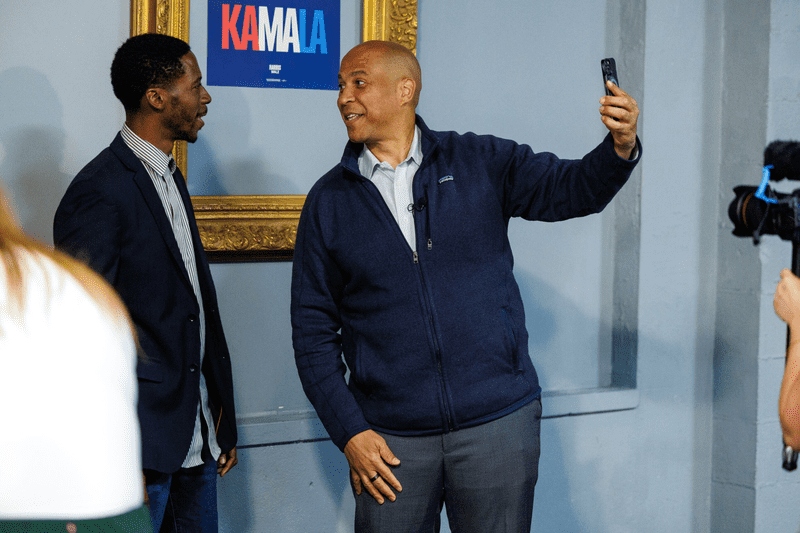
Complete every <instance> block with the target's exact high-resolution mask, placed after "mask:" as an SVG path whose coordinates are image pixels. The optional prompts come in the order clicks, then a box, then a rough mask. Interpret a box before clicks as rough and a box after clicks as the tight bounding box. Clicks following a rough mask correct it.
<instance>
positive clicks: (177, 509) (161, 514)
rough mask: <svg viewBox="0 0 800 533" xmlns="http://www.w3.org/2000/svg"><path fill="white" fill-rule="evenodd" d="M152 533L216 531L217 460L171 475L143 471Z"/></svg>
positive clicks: (213, 532) (214, 532)
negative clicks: (148, 499) (148, 500)
mask: <svg viewBox="0 0 800 533" xmlns="http://www.w3.org/2000/svg"><path fill="white" fill-rule="evenodd" d="M144 473H145V478H146V480H147V496H148V498H150V519H151V520H152V522H153V532H154V533H159V532H160V533H173V532H175V533H189V532H201V533H217V524H218V520H217V463H216V461H214V460H213V459H212V460H208V461H206V463H205V464H202V465H200V466H195V467H193V468H181V469H180V470H178V471H177V472H175V473H173V474H163V473H161V472H155V471H153V470H145V471H144Z"/></svg>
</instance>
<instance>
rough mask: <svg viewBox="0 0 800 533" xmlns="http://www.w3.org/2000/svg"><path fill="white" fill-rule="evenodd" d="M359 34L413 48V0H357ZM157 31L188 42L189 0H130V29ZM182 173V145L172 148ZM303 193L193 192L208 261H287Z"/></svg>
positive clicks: (184, 162) (184, 153)
mask: <svg viewBox="0 0 800 533" xmlns="http://www.w3.org/2000/svg"><path fill="white" fill-rule="evenodd" d="M362 2H363V3H362V39H363V40H365V41H369V40H375V39H378V40H383V41H392V42H396V43H400V44H402V45H403V46H406V47H407V48H409V49H411V50H412V51H414V53H416V47H417V0H362ZM141 33H162V34H165V35H172V36H173V37H177V38H179V39H182V40H184V41H186V42H189V0H131V35H132V36H133V35H139V34H141ZM173 155H174V156H175V160H176V162H177V163H178V167H179V168H180V169H181V171H182V172H183V175H184V176H187V178H188V175H187V171H186V169H187V159H188V156H187V148H186V142H185V141H178V142H176V143H175V147H174V148H173ZM304 201H305V196H304V195H238V196H193V197H192V204H193V206H194V213H195V218H196V219H197V226H198V229H199V230H200V238H201V239H202V241H203V247H204V248H205V250H206V254H207V255H208V258H209V260H210V261H212V262H236V261H286V260H290V259H291V258H292V255H293V253H294V243H295V237H296V236H297V223H298V221H299V220H300V211H301V210H302V208H303V203H304Z"/></svg>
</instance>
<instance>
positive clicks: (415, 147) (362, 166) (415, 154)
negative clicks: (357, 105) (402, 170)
mask: <svg viewBox="0 0 800 533" xmlns="http://www.w3.org/2000/svg"><path fill="white" fill-rule="evenodd" d="M419 135H420V132H419V126H417V125H415V126H414V139H413V140H412V141H411V148H409V150H408V156H406V158H405V159H404V160H403V161H402V162H401V163H400V164H401V165H402V164H403V163H406V162H408V163H411V162H414V163H416V164H417V166H419V165H420V164H421V163H422V145H421V144H420V142H419ZM379 166H381V162H380V161H378V158H377V157H375V155H374V154H373V153H372V152H370V151H369V148H367V145H366V144H365V145H364V148H363V149H362V150H361V154H359V156H358V170H359V171H360V172H361V175H362V176H364V177H365V178H368V179H372V175H373V174H374V173H375V169H376V168H377V167H379Z"/></svg>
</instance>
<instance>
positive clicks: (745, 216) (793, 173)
mask: <svg viewBox="0 0 800 533" xmlns="http://www.w3.org/2000/svg"><path fill="white" fill-rule="evenodd" d="M784 178H785V179H789V180H793V181H800V142H797V141H773V142H771V143H770V144H769V146H767V148H766V149H765V150H764V174H763V177H762V180H761V184H760V185H759V186H758V187H753V186H751V185H739V186H738V187H734V189H733V192H734V194H735V195H736V198H734V200H733V202H731V205H730V207H729V208H728V216H729V217H730V219H731V221H732V222H733V226H734V228H733V234H734V235H736V236H737V237H752V238H753V242H754V243H755V244H758V243H759V242H760V240H761V236H762V235H778V236H779V237H780V238H781V239H784V240H787V241H792V242H795V243H800V189H797V190H795V191H794V192H792V193H790V194H786V193H780V192H776V191H773V190H772V189H771V188H770V187H769V182H770V181H781V180H783V179H784Z"/></svg>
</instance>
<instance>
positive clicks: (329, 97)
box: [0, 0, 800, 533]
mask: <svg viewBox="0 0 800 533" xmlns="http://www.w3.org/2000/svg"><path fill="white" fill-rule="evenodd" d="M198 6H200V7H198ZM198 9H199V11H198ZM341 11H342V17H343V24H342V35H341V45H342V53H344V52H345V51H346V50H347V49H349V47H350V46H352V45H353V44H355V43H356V42H358V40H359V38H360V24H359V19H360V16H361V8H360V2H359V1H358V0H344V1H342V2H341ZM202 17H203V13H202V3H201V2H199V1H195V2H193V7H192V19H191V20H192V37H191V39H192V44H193V46H194V47H195V50H196V52H198V57H200V55H201V54H200V52H201V51H202V44H196V43H197V42H199V41H200V40H201V39H202V35H197V32H198V28H201V27H202V25H203V22H202ZM128 32H129V6H128V2H127V1H126V0H113V1H109V0H84V1H82V2H76V1H69V2H53V1H50V0H28V1H26V2H2V3H0V177H2V179H3V180H4V181H5V186H6V188H8V189H9V191H10V192H11V195H12V198H13V200H14V202H15V204H16V206H17V209H18V211H19V214H20V219H21V221H22V222H23V224H24V225H25V227H26V228H27V229H28V230H29V231H30V232H32V233H35V234H37V235H40V236H41V237H42V238H43V239H45V240H51V234H50V224H51V220H52V214H53V212H54V211H55V206H56V204H57V202H58V200H59V199H60V196H61V194H62V193H63V191H64V189H65V188H66V186H67V184H68V183H69V180H70V179H71V177H72V176H74V175H75V173H77V172H78V170H80V168H81V167H82V166H83V165H84V164H85V163H86V162H88V161H89V160H90V159H91V158H92V157H93V156H94V155H95V154H96V153H97V152H99V151H100V150H101V149H102V148H103V147H104V146H106V145H107V144H108V143H109V142H110V140H111V139H112V138H113V136H114V134H115V133H116V131H117V130H118V129H119V127H120V125H121V123H122V121H123V120H124V113H123V111H122V108H121V106H120V105H119V104H118V102H117V101H116V100H115V98H114V97H113V94H112V93H111V88H110V84H109V81H108V79H109V78H108V68H109V66H110V63H111V58H112V57H113V53H114V51H115V50H116V48H117V46H118V45H119V44H120V43H121V42H122V41H124V39H125V38H126V37H127V35H128ZM419 32H420V37H419V43H418V45H419V49H418V57H419V60H420V63H421V65H422V68H423V87H424V88H423V93H422V102H421V104H420V110H419V111H420V114H422V116H423V117H424V118H425V119H426V121H427V122H428V124H429V125H430V126H431V127H433V128H435V129H456V130H458V131H475V132H479V133H494V134H497V135H502V136H506V137H510V138H513V139H515V140H518V141H520V142H524V143H528V144H531V146H532V147H533V148H534V150H537V151H540V150H547V151H553V152H555V153H557V154H559V155H561V156H564V157H580V156H581V155H582V154H583V153H585V152H586V151H588V150H589V149H591V148H592V147H593V146H594V145H595V144H596V143H597V142H599V141H600V139H601V138H602V136H603V134H604V131H603V127H602V125H601V123H600V121H599V118H598V113H597V107H598V105H599V104H598V102H597V100H598V99H599V97H600V74H599V60H600V59H601V58H602V57H606V56H607V55H614V56H615V57H617V58H618V62H619V63H620V73H619V74H620V81H621V84H622V86H623V88H626V89H629V90H630V91H631V92H632V94H633V96H634V97H636V98H637V100H638V101H639V103H640V105H641V108H642V115H641V117H640V136H641V138H642V141H643V143H644V158H643V160H642V163H641V165H640V167H639V170H637V174H635V176H634V181H633V182H632V183H631V184H629V186H626V189H625V190H624V191H623V193H622V194H621V196H620V197H619V198H617V199H616V200H615V201H614V203H613V204H612V206H610V208H609V210H608V211H607V212H605V213H604V214H603V215H601V216H595V217H589V218H586V219H582V220H578V221H570V222H568V223H560V224H555V225H547V224H539V223H534V224H531V223H516V222H515V223H512V225H511V229H510V231H511V234H512V239H513V243H514V248H515V255H516V273H517V276H518V279H519V282H520V286H521V289H522V291H523V296H524V298H525V302H526V306H527V315H528V326H529V329H530V330H531V351H532V353H534V358H535V363H536V365H537V368H538V369H539V370H540V372H541V374H542V382H543V384H544V387H545V389H546V391H547V394H546V397H545V401H544V405H545V414H546V415H549V416H550V417H551V418H548V419H546V420H544V422H543V425H542V458H541V462H540V478H539V484H538V485H537V494H536V501H535V505H534V523H535V528H534V529H535V530H537V531H559V532H562V531H563V532H577V531H580V532H609V533H618V532H641V531H657V532H676V531H679V532H684V531H686V532H712V531H714V532H716V531H743V532H747V531H758V532H764V533H766V532H782V531H794V530H795V529H796V527H797V525H798V523H800V509H799V508H798V505H797V502H798V500H800V483H798V481H800V474H797V473H785V472H783V471H782V470H781V469H780V458H779V451H780V430H779V425H778V418H777V394H778V386H779V383H780V377H781V372H782V365H783V344H784V342H785V328H784V327H783V325H782V323H781V322H780V321H779V320H778V319H777V318H776V317H775V315H774V312H773V311H772V303H771V302H772V292H773V290H774V286H775V284H776V282H777V280H778V272H779V271H780V269H781V268H783V267H785V266H788V265H789V261H790V249H791V248H790V245H789V244H787V243H785V242H781V241H779V240H778V239H777V237H772V238H765V239H764V241H763V242H762V244H761V246H760V247H759V248H755V247H754V246H753V244H752V242H750V241H749V240H747V239H739V238H735V237H733V236H731V235H730V230H731V224H730V222H729V221H728V218H727V206H728V203H729V202H730V200H731V199H732V198H733V194H732V191H731V189H732V187H733V186H735V185H738V184H756V183H757V182H758V180H759V179H760V175H761V174H760V166H761V158H762V152H763V149H764V146H765V145H766V144H767V143H768V142H769V141H770V140H773V139H776V138H781V139H785V138H795V139H796V138H798V137H800V133H799V131H800V128H799V127H798V120H797V118H798V117H800V64H799V63H800V44H798V43H800V4H798V3H797V2H796V1H795V0H772V1H766V0H764V1H757V2H738V1H712V0H707V1H705V2H695V1H691V0H650V1H648V2H644V1H636V0H607V1H605V2H594V1H589V0H586V1H578V0H566V1H563V2H543V1H542V2H539V1H528V0H504V1H499V2H498V1H495V2H490V1H488V0H484V1H478V0H461V1H456V0H420V1H419ZM201 66H203V61H201ZM209 91H210V92H211V94H212V96H213V97H214V101H213V102H212V104H211V106H210V113H209V115H208V118H207V121H206V123H207V127H206V128H205V129H204V130H203V131H202V132H201V135H200V140H199V141H198V143H197V144H196V145H194V146H192V147H191V149H190V154H189V183H190V188H192V189H193V193H195V194H204V193H205V194H217V193H228V194H250V193H253V194H255V193H261V194H277V193H292V194H302V193H304V192H305V191H306V190H307V189H308V188H309V187H310V186H311V184H312V183H313V182H314V180H315V179H316V178H317V177H318V176H319V175H320V174H322V173H323V172H324V171H325V170H327V169H328V168H329V167H330V166H332V165H333V164H334V163H335V161H336V159H338V157H339V155H340V153H341V150H342V147H343V144H344V142H345V140H346V136H345V132H344V128H343V127H342V125H341V123H340V119H339V117H338V114H337V112H336V109H335V92H332V91H291V90H260V91H255V92H248V91H244V90H240V89H227V88H216V87H209ZM791 189H792V184H788V190H791ZM213 271H214V275H215V280H216V283H217V288H218V291H219V293H220V304H221V308H222V309H221V312H222V316H223V320H224V322H225V325H226V329H227V333H228V337H229V341H230V344H231V349H232V352H233V355H234V372H235V379H236V387H237V392H236V395H237V402H238V406H239V410H240V415H241V421H240V430H241V434H242V444H243V445H244V446H248V447H247V448H244V449H242V450H241V451H240V454H239V455H240V464H239V466H237V468H236V469H235V470H234V471H233V472H232V473H231V474H230V476H226V478H225V479H224V480H223V481H222V482H221V483H220V496H219V499H220V512H221V522H222V529H223V531H230V532H237V533H238V532H246V531H253V532H280V533H283V532H294V531H297V532H301V531H302V532H309V531H312V532H317V531H320V532H329V531H351V530H352V509H353V502H352V497H351V495H350V489H349V486H348V483H347V478H346V476H347V464H346V461H344V459H343V457H342V455H341V453H340V452H339V451H338V450H337V449H336V448H335V447H334V446H333V445H332V444H331V443H330V442H329V441H325V440H324V438H325V434H324V430H323V429H322V428H320V426H319V424H318V422H317V421H316V420H315V418H314V417H313V413H312V412H311V411H310V409H309V406H308V403H307V402H306V400H305V398H304V396H303V395H302V391H301V390H300V388H299V382H298V380H297V377H296V375H295V373H294V368H293V360H292V351H291V341H290V332H289V319H288V310H289V292H288V286H289V281H290V265H289V264H288V263H258V264H222V265H214V266H213ZM625 328H634V329H633V330H632V331H627V333H626V334H625V336H624V338H625V339H627V342H628V345H624V346H620V342H619V339H620V335H619V332H620V330H621V329H625ZM631 339H633V340H631ZM623 344H624V343H623ZM630 344H632V346H631V345H630ZM622 356H625V357H628V358H629V359H631V358H632V359H631V360H627V363H626V364H625V368H628V369H630V368H633V369H634V372H633V373H634V376H633V378H634V379H633V380H632V382H633V383H634V384H635V389H630V388H623V389H618V388H609V386H611V385H614V384H615V383H616V381H615V380H614V378H613V377H612V371H613V369H614V368H615V367H614V365H615V364H616V363H615V360H616V359H617V358H619V357H622ZM623 370H624V369H623ZM626 384H627V385H628V386H629V385H630V384H631V383H630V382H626ZM597 411H607V412H603V413H597ZM569 413H581V414H579V415H578V416H564V415H567V414H569ZM32 423H35V421H32ZM0 438H2V437H1V436H0Z"/></svg>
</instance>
